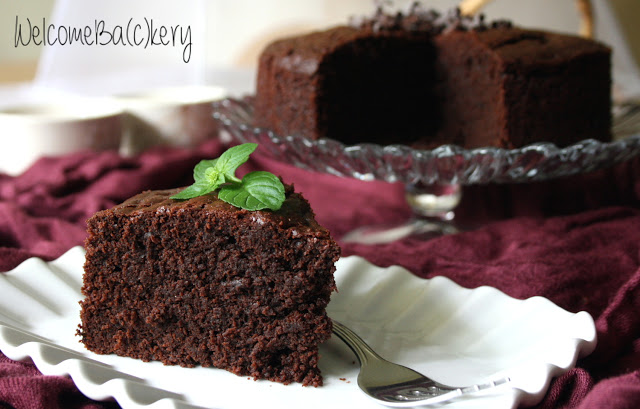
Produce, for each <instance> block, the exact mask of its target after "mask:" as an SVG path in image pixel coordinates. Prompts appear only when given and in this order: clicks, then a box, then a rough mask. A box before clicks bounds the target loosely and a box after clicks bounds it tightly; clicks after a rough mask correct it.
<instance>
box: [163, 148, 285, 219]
mask: <svg viewBox="0 0 640 409" xmlns="http://www.w3.org/2000/svg"><path fill="white" fill-rule="evenodd" d="M257 147H258V145H257V144H255V143H245V144H242V145H238V146H234V147H233V148H229V149H228V150H227V151H226V152H224V153H223V154H222V155H220V157H219V158H218V159H210V160H202V161H200V163H198V164H197V165H196V166H195V168H194V169H193V179H194V183H193V185H191V186H189V187H187V188H185V189H184V190H182V191H181V192H179V193H177V194H175V195H173V196H171V198H172V199H181V200H184V199H191V198H194V197H197V196H202V195H206V194H208V193H211V192H213V191H215V190H218V189H220V191H219V192H218V198H220V200H223V201H225V202H227V203H230V204H232V205H234V206H236V207H240V208H242V209H245V210H262V209H271V210H278V209H280V207H281V206H282V203H283V202H284V200H285V194H284V186H283V185H282V182H281V181H280V179H279V178H278V177H277V176H276V175H274V174H273V173H269V172H264V171H257V172H251V173H248V174H247V175H245V177H244V178H242V180H240V179H238V178H237V177H236V170H237V169H238V167H240V166H241V165H242V164H243V163H245V162H246V161H247V160H248V159H249V156H250V155H251V154H252V153H253V152H254V151H255V150H256V148H257Z"/></svg>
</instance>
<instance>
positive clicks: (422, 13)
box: [349, 2, 512, 35]
mask: <svg viewBox="0 0 640 409" xmlns="http://www.w3.org/2000/svg"><path fill="white" fill-rule="evenodd" d="M349 25H350V26H352V27H355V28H361V29H370V30H372V31H373V32H376V33H377V32H382V31H395V30H403V31H416V32H426V33H430V34H432V35H437V34H440V33H447V32H450V31H470V30H475V31H484V30H487V29H489V28H508V27H511V26H512V23H511V22H510V21H508V20H495V21H492V22H490V23H487V22H486V21H485V16H484V14H477V15H475V16H463V15H462V14H461V13H460V9H459V8H458V7H456V8H453V9H450V10H448V11H447V12H445V13H444V14H441V13H440V12H438V11H437V10H434V9H427V8H425V7H424V6H423V5H422V4H421V3H419V2H414V3H413V4H412V5H411V7H410V8H409V10H408V11H407V12H406V13H403V12H401V11H397V12H395V13H392V12H388V11H386V10H385V4H384V3H378V6H377V8H376V11H375V13H374V14H373V16H371V17H365V16H358V17H351V18H350V19H349Z"/></svg>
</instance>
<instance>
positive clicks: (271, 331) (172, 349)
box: [79, 148, 340, 386]
mask: <svg viewBox="0 0 640 409" xmlns="http://www.w3.org/2000/svg"><path fill="white" fill-rule="evenodd" d="M232 149H233V148H232ZM210 162H211V163H209V165H211V164H213V165H215V161H210ZM236 166H237V164H236ZM213 167H214V166H209V168H213ZM205 168H206V166H205ZM203 169H204V168H201V169H200V170H201V171H203ZM234 169H235V168H234ZM205 170H206V169H205ZM197 173H198V168H196V172H195V173H194V176H195V175H196V174H197ZM202 173H203V174H205V173H207V172H206V171H203V172H202ZM232 173H233V172H231V174H232ZM264 173H265V172H254V174H259V176H264V175H263V174H264ZM249 175H251V174H249ZM249 175H247V176H249ZM208 176H211V172H209V173H208ZM227 176H229V175H228V174H227ZM231 176H233V175H231ZM247 176H245V179H243V181H244V180H248V179H249V178H248V177H247ZM214 179H215V177H214ZM229 180H230V179H229V178H227V182H228V181H229ZM237 180H239V179H237ZM227 182H225V184H223V185H222V186H223V188H222V190H217V191H213V192H209V193H204V194H202V195H199V196H195V197H192V198H189V199H179V198H175V197H179V196H180V193H181V192H182V189H174V190H161V191H147V192H143V193H141V194H139V195H137V196H134V197H132V198H130V199H128V200H127V201H125V202H124V203H122V204H120V205H118V206H116V207H114V208H112V209H108V210H104V211H101V212H98V213H97V214H95V215H94V216H93V217H91V218H90V219H89V220H88V233H89V235H88V238H87V240H86V245H85V247H86V263H85V266H84V268H85V274H84V285H83V287H82V292H83V294H84V295H85V299H84V300H83V301H82V302H81V306H82V309H81V327H80V330H79V334H80V335H81V337H82V342H83V343H84V345H85V346H86V347H87V349H89V350H91V351H93V352H96V353H100V354H117V355H122V356H127V357H132V358H138V359H142V360H145V361H150V360H158V361H161V362H163V363H165V364H170V365H181V366H186V367H192V366H195V365H202V366H206V367H216V368H222V369H226V370H228V371H231V372H233V373H235V374H238V375H247V376H252V377H254V378H256V379H269V380H272V381H278V382H283V383H290V382H300V383H302V384H304V385H314V386H318V385H321V384H322V377H321V375H320V371H319V369H318V345H319V344H320V343H321V342H323V341H325V340H327V339H328V338H329V336H330V334H331V328H332V327H331V321H330V319H329V318H328V317H327V315H326V313H325V307H326V306H327V304H328V302H329V299H330V295H331V292H332V291H334V290H335V282H334V279H333V272H334V270H335V268H334V262H335V261H336V260H337V259H338V257H339V253H340V250H339V247H338V246H337V244H336V243H335V242H334V241H333V240H332V238H331V236H330V235H329V232H328V231H327V230H326V229H324V228H323V227H321V226H320V225H319V224H318V223H317V222H316V221H315V218H314V214H313V211H312V210H311V208H310V206H309V203H308V202H307V201H306V200H305V199H304V197H302V195H300V194H299V193H296V192H294V190H293V187H292V186H282V190H281V192H280V193H282V202H281V203H280V204H279V206H275V207H277V210H271V209H268V208H267V209H262V210H246V209H243V208H239V207H236V206H234V205H232V204H230V203H227V202H226V201H223V200H221V199H220V198H219V196H224V197H225V199H227V200H228V197H229V195H228V193H229V192H228V191H225V190H224V189H227V188H228V189H227V190H230V191H231V193H233V194H238V186H241V185H240V184H239V183H235V182H234V183H235V184H234V183H227ZM196 185H197V183H196ZM233 189H236V191H235V192H234V191H233ZM240 190H242V189H240ZM248 190H250V189H248ZM251 192H252V191H251ZM251 192H250V193H251ZM200 193H202V192H200ZM241 193H242V192H240V195H241ZM225 195H226V196H225ZM172 197H174V198H172Z"/></svg>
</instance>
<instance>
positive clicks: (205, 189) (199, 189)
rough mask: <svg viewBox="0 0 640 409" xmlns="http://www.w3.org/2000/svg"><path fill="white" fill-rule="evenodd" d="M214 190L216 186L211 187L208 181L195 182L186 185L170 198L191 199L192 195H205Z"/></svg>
mask: <svg viewBox="0 0 640 409" xmlns="http://www.w3.org/2000/svg"><path fill="white" fill-rule="evenodd" d="M214 190H216V188H213V189H212V188H211V185H210V184H208V183H202V182H201V183H198V182H196V183H194V184H193V185H191V186H188V187H187V188H185V189H184V190H182V191H180V192H179V193H177V194H175V195H173V196H171V199H182V200H186V199H191V198H194V197H198V196H202V195H206V194H207V193H210V192H213V191H214Z"/></svg>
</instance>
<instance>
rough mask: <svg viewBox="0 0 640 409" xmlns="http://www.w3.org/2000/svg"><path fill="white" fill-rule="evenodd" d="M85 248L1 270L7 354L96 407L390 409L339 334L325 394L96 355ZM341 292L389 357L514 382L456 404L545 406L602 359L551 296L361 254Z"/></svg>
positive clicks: (341, 315) (350, 317)
mask: <svg viewBox="0 0 640 409" xmlns="http://www.w3.org/2000/svg"><path fill="white" fill-rule="evenodd" d="M83 262H84V250H83V249H82V248H81V247H76V248H73V249H71V250H70V251H69V252H67V253H66V254H64V255H63V256H61V257H60V258H59V259H57V260H55V261H53V262H50V263H46V262H44V261H42V260H40V259H35V258H33V259H29V260H26V261H25V262H24V263H22V264H20V265H19V266H18V267H16V268H15V269H14V270H12V271H10V272H8V273H6V274H0V294H2V296H1V297H0V349H1V350H2V352H3V353H4V354H5V355H7V356H8V357H10V358H12V359H15V360H26V359H32V360H33V362H35V364H36V366H37V367H38V368H39V369H40V371H41V372H42V373H44V374H46V375H70V376H71V377H72V378H73V380H74V382H75V384H76V385H77V386H78V389H80V391H82V393H84V394H85V395H87V396H89V397H90V398H93V399H98V400H100V399H109V398H115V399H116V400H117V401H118V403H120V405H121V406H122V407H123V408H143V407H144V408H154V409H155V408H192V407H196V406H202V407H209V408H248V407H260V408H265V409H266V408H279V409H280V408H299V407H308V408H354V407H357V408H366V407H371V408H378V407H380V406H379V405H378V404H376V403H375V402H373V401H371V400H369V398H367V397H366V396H365V395H364V394H362V393H361V392H360V391H359V389H358V386H357V383H356V377H357V374H358V366H357V365H356V360H355V357H354V355H353V354H352V353H351V351H350V350H349V349H348V348H347V347H346V346H345V345H344V344H343V343H342V342H341V341H339V340H338V339H337V338H336V337H333V338H332V339H331V340H329V341H328V342H327V343H325V344H324V345H323V346H322V347H321V351H320V353H321V359H320V367H321V369H322V373H323V375H324V380H325V386H323V387H320V388H313V387H302V386H300V385H299V384H291V385H286V386H285V385H281V384H277V383H272V382H268V381H254V380H249V379H248V378H246V377H238V376H235V375H233V374H231V373H229V372H226V371H223V370H219V369H211V368H209V369H206V368H191V369H188V368H181V367H172V366H163V365H162V364H160V363H158V362H151V363H145V362H142V361H138V360H134V359H130V358H123V357H118V356H112V355H104V356H103V355H96V354H93V353H91V352H88V351H87V350H85V349H84V347H83V346H82V344H80V343H79V339H78V337H77V336H76V335H75V332H76V328H77V326H78V323H79V305H78V301H79V300H80V299H81V294H80V286H81V282H82V265H83ZM335 276H336V281H337V284H338V288H339V292H338V293H337V294H334V295H333V297H332V300H331V303H330V304H329V308H328V311H329V315H330V316H331V317H333V318H335V319H337V320H339V321H342V322H343V323H344V324H346V325H348V326H350V327H351V328H352V329H354V330H355V331H356V332H358V333H359V334H360V335H361V336H362V337H363V338H364V339H365V340H367V341H368V342H369V344H370V345H371V346H372V347H373V348H374V349H376V350H378V351H379V352H380V353H381V355H383V356H384V357H386V358H388V359H391V360H393V361H397V362H399V363H404V364H406V365H408V366H411V367H413V368H415V369H418V370H420V371H423V372H424V373H426V374H429V375H431V376H432V377H433V378H435V379H436V380H438V381H440V382H443V383H447V384H455V385H464V384H470V383H477V382H481V381H484V380H487V379H489V378H495V377H498V376H501V375H509V376H511V378H512V379H513V383H512V386H511V387H502V388H499V389H496V390H494V391H492V392H491V393H488V394H484V395H482V396H476V397H473V398H471V399H463V400H458V401H455V402H452V403H450V404H448V405H446V407H447V408H464V407H474V408H478V407H487V408H514V407H517V406H518V405H520V404H523V405H532V404H535V403H537V402H539V401H540V400H541V399H542V397H543V396H544V394H545V393H546V390H547V388H548V386H549V382H550V380H551V378H552V377H553V376H557V375H559V374H562V373H564V372H565V371H567V370H568V369H569V368H571V367H572V366H573V365H574V364H575V362H576V359H577V358H578V357H580V356H584V355H587V354H589V353H591V352H592V351H593V349H594V348H595V344H596V332H595V325H594V323H593V319H592V318H591V316H590V315H589V314H587V313H585V312H579V313H577V314H572V313H569V312H567V311H565V310H563V309H561V308H559V307H558V306H556V305H554V304H553V303H551V302H550V301H549V300H547V299H544V298H541V297H533V298H530V299H527V300H516V299H513V298H510V297H508V296H506V295H505V294H503V293H501V292H500V291H498V290H496V289H494V288H491V287H480V288H476V289H473V290H471V289H466V288H462V287H460V286H458V285H457V284H455V283H454V282H452V281H451V280H449V279H447V278H444V277H435V278H432V279H430V280H424V279H421V278H418V277H416V276H414V275H413V274H411V273H410V272H408V271H407V270H405V269H403V268H401V267H389V268H379V267H376V266H373V265H372V264H370V263H369V262H367V261H366V260H364V259H362V258H360V257H355V256H352V257H345V258H342V259H340V261H338V263H337V270H336V274H335Z"/></svg>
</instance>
